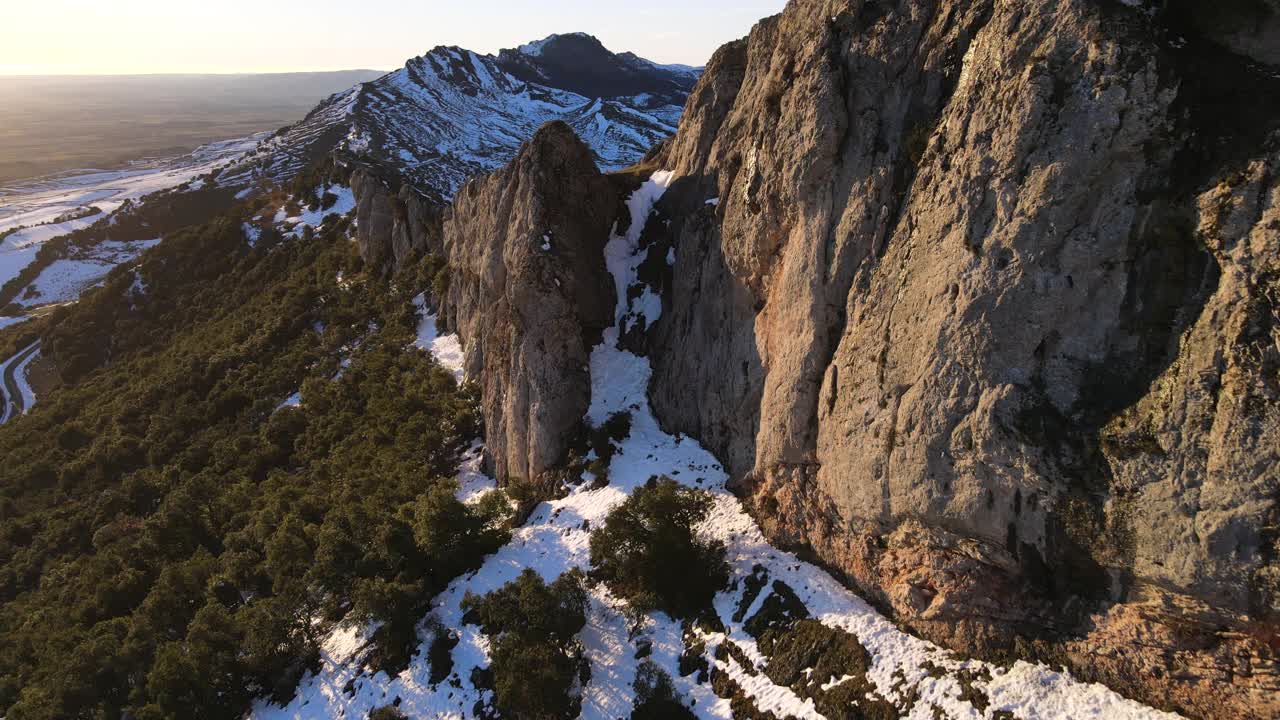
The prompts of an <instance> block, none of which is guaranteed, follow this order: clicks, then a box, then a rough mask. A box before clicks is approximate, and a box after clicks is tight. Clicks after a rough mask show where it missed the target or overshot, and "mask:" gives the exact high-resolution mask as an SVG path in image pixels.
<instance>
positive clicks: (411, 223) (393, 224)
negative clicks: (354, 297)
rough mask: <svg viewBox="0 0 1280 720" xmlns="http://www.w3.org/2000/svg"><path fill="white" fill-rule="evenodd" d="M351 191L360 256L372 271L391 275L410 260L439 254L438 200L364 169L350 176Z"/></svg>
mask: <svg viewBox="0 0 1280 720" xmlns="http://www.w3.org/2000/svg"><path fill="white" fill-rule="evenodd" d="M351 191H352V193H353V194H354V195H355V198H356V242H357V243H358V245H359V248H360V257H362V258H363V259H364V261H365V263H366V264H367V265H369V266H370V267H371V268H373V269H374V271H375V272H377V273H379V274H384V275H386V274H391V273H394V272H395V271H396V270H398V269H400V268H401V267H403V266H404V264H405V263H406V262H407V261H408V260H409V259H410V258H412V257H416V256H420V255H421V254H423V253H427V252H430V253H436V254H439V253H440V252H442V250H443V245H442V243H441V229H440V214H441V206H440V203H439V202H438V201H436V200H434V199H432V198H429V197H427V196H425V195H423V194H421V193H419V192H418V191H416V190H414V189H413V188H412V187H410V186H409V185H399V187H398V188H397V187H395V184H394V183H393V182H391V181H388V180H386V179H384V178H382V177H380V176H378V175H376V174H375V173H373V172H371V171H370V170H369V169H367V168H363V167H362V168H357V169H355V170H354V171H353V172H352V173H351Z"/></svg>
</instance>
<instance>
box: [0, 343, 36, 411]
mask: <svg viewBox="0 0 1280 720" xmlns="http://www.w3.org/2000/svg"><path fill="white" fill-rule="evenodd" d="M39 352H40V343H39V341H37V342H34V343H31V345H29V346H27V347H26V348H25V349H23V350H21V351H19V352H18V353H17V354H16V355H14V356H13V357H11V358H9V359H8V360H5V361H4V363H3V364H0V392H3V394H4V412H3V413H0V424H2V423H5V422H8V421H9V418H11V417H15V416H17V415H21V414H23V413H25V412H26V411H27V410H29V409H30V408H29V407H28V406H27V402H26V397H25V393H24V392H23V386H25V384H26V383H25V380H24V381H23V383H22V384H21V385H20V384H19V382H18V373H19V372H21V371H22V370H23V369H24V368H26V366H27V364H28V363H29V362H30V361H31V360H32V359H33V358H34V357H35V355H36V354H37V353H39Z"/></svg>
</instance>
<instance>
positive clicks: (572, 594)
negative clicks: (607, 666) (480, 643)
mask: <svg viewBox="0 0 1280 720" xmlns="http://www.w3.org/2000/svg"><path fill="white" fill-rule="evenodd" d="M586 605H587V591H586V589H585V588H584V587H583V577H582V574H581V573H580V572H578V571H571V572H568V573H565V574H564V575H561V576H560V577H559V578H557V579H556V580H555V581H554V582H552V583H551V584H550V585H548V584H547V583H545V582H543V580H542V577H541V576H540V575H538V573H537V572H535V571H533V570H531V569H527V568H526V569H525V571H524V572H523V573H521V574H520V576H519V577H518V578H516V579H515V580H513V581H511V582H510V583H508V584H506V585H505V586H503V587H502V588H500V589H498V590H495V591H493V592H491V593H489V594H488V595H485V596H483V597H473V596H468V597H466V598H464V599H463V602H462V607H463V609H464V610H465V611H466V613H467V614H466V616H465V619H466V620H467V622H471V623H475V624H478V625H479V626H480V627H481V629H482V630H484V632H485V634H486V635H488V636H489V637H490V638H491V639H492V643H493V644H492V648H491V650H490V656H491V659H492V663H491V664H490V670H491V673H492V678H493V694H494V704H495V705H496V706H497V709H498V710H499V712H501V713H502V717H504V718H509V719H510V720H552V719H554V718H564V719H565V720H568V719H569V718H574V717H577V716H578V713H579V711H580V710H581V698H580V697H579V696H578V693H577V692H575V688H576V687H579V686H581V685H583V684H585V683H586V682H587V680H588V679H589V672H590V666H589V665H588V664H587V661H586V659H585V658H584V657H583V652H582V645H581V643H579V642H578V639H577V636H578V631H580V630H581V629H582V626H583V625H585V624H586V622H587V616H586Z"/></svg>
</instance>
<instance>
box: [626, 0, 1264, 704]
mask: <svg viewBox="0 0 1280 720" xmlns="http://www.w3.org/2000/svg"><path fill="white" fill-rule="evenodd" d="M1263 4H1266V3H1265V2H1264V3H1263ZM1197 17H1198V16H1197V15H1196V14H1195V13H1192V14H1190V15H1187V14H1185V13H1184V14H1182V15H1179V16H1178V24H1177V27H1176V30H1175V29H1174V27H1173V25H1172V24H1171V22H1172V21H1171V20H1169V18H1168V17H1166V15H1165V14H1162V13H1157V12H1151V11H1148V10H1147V9H1144V8H1142V7H1134V6H1130V5H1126V4H1121V3H1111V2H1098V1H1094V0H1061V1H1050V0H1018V1H1012V0H1010V1H998V2H997V1H994V0H978V1H975V2H958V1H954V2H953V1H949V0H897V1H892V0H881V1H879V2H873V1H870V0H868V1H831V0H794V1H793V2H792V3H790V4H789V5H788V7H787V9H786V10H785V11H784V12H783V13H782V14H781V15H779V16H776V17H773V18H769V19H767V20H764V21H762V22H761V23H759V24H758V25H757V26H756V27H755V28H754V29H753V31H752V33H751V35H750V36H749V37H748V38H747V39H746V40H745V41H740V42H737V43H731V44H729V45H727V46H725V47H724V48H722V49H721V50H720V51H719V52H718V53H717V54H716V56H715V57H714V58H713V59H712V61H711V63H710V64H709V65H708V68H707V70H706V73H705V74H704V76H703V78H702V80H701V81H700V82H699V84H698V86H697V87H696V88H695V90H694V93H693V95H692V96H691V97H690V99H689V102H688V105H687V107H686V111H685V115H684V117H683V119H682V121H681V125H680V130H679V132H678V134H677V135H676V137H675V138H674V139H673V140H672V141H671V142H670V143H668V144H667V145H665V146H664V147H663V148H662V150H661V153H660V154H659V157H658V158H657V159H656V162H657V164H658V165H660V166H662V167H664V168H666V169H669V170H673V171H674V172H675V177H676V178H677V179H676V181H675V183H674V184H673V185H672V187H671V189H670V190H669V191H668V193H667V195H666V196H665V197H664V199H663V201H662V202H661V203H660V205H659V208H658V209H657V210H656V216H655V218H656V219H657V220H659V221H660V222H655V221H654V220H652V219H651V221H650V222H649V224H648V227H647V229H646V232H645V238H644V241H645V242H647V243H648V244H649V248H650V250H649V252H650V254H651V258H652V257H666V256H667V253H668V252H669V251H670V252H672V253H673V256H674V257H675V259H676V260H675V264H674V267H671V268H670V269H667V270H666V271H665V272H663V273H659V277H653V278H650V279H649V280H650V282H651V283H652V284H654V285H655V286H657V288H658V289H659V290H661V292H662V294H663V298H664V312H663V315H662V318H661V319H660V320H659V321H658V323H657V324H656V325H655V326H654V327H653V328H652V329H651V331H650V333H649V336H648V340H647V343H648V346H647V350H648V352H649V353H650V356H651V358H652V361H653V365H654V378H653V383H652V385H651V388H650V394H651V398H652V401H653V404H654V407H655V410H656V412H657V413H658V415H659V417H660V418H661V420H662V421H663V422H664V424H666V425H667V426H668V427H669V429H671V430H674V431H680V432H685V433H689V434H692V435H694V436H696V437H698V438H700V439H701V440H702V441H703V442H704V443H705V444H707V445H708V446H709V447H710V448H711V449H713V450H714V451H715V452H716V453H717V454H718V455H719V456H720V457H721V458H722V460H724V462H725V463H726V465H727V467H728V468H729V470H730V471H731V472H732V473H733V475H734V476H735V477H736V478H737V479H738V480H739V482H740V484H741V487H742V489H743V491H744V493H745V494H746V495H747V496H748V497H749V498H750V501H751V503H752V505H753V507H754V509H755V513H756V515H757V517H758V518H759V519H760V521H761V523H762V525H763V526H764V527H765V528H766V531H767V532H768V533H769V534H770V535H771V536H772V538H773V539H774V540H775V541H777V542H779V543H781V544H784V545H792V546H797V547H806V548H808V549H809V550H811V551H812V552H813V553H815V554H816V555H817V556H818V558H819V559H821V560H822V561H824V562H826V563H827V564H828V565H830V566H832V567H833V568H835V569H837V570H838V571H841V572H843V573H844V574H845V575H846V577H847V578H848V580H849V581H851V582H852V583H854V584H855V585H857V586H858V587H860V588H861V589H862V590H863V591H864V592H865V593H866V594H867V595H868V597H869V598H871V599H872V600H873V601H875V602H877V603H879V604H880V605H881V606H882V607H883V608H885V610H886V611H888V612H890V613H891V614H892V615H893V616H894V617H896V618H897V619H898V620H899V621H900V622H902V623H903V624H904V625H906V626H907V627H909V628H911V629H913V630H915V631H917V632H919V633H922V634H923V635H925V636H927V637H929V638H931V639H933V640H936V641H938V642H941V643H944V644H947V645H950V646H952V647H955V648H957V649H961V650H964V651H966V652H975V653H979V654H984V655H987V656H1008V655H1021V656H1028V655H1031V656H1036V657H1040V658H1042V659H1048V660H1052V661H1055V662H1062V663H1064V664H1067V665H1068V666H1070V667H1071V669H1072V670H1073V672H1076V673H1077V674H1079V675H1081V676H1084V677H1087V678H1095V679H1098V680H1101V681H1104V682H1107V683H1109V684H1111V685H1112V686H1113V687H1116V688H1117V689H1120V690H1121V691H1123V692H1126V693H1128V694H1130V695H1133V696H1135V697H1137V698H1138V699H1141V700H1143V701H1145V702H1147V703H1150V704H1154V705H1157V706H1161V707H1168V708H1171V709H1176V710H1179V711H1181V712H1184V713H1186V714H1188V715H1191V716H1195V717H1221V716H1222V715H1223V714H1224V713H1225V714H1229V715H1232V716H1236V717H1242V718H1270V717H1276V716H1277V715H1278V714H1280V672H1278V670H1277V666H1276V662H1277V657H1278V655H1280V634H1278V631H1277V628H1278V621H1280V566H1278V565H1277V563H1278V562H1280V560H1278V557H1277V554H1278V553H1277V529H1276V528H1277V525H1280V511H1278V509H1277V500H1278V498H1280V469H1278V468H1280V456H1278V452H1280V273H1278V272H1277V268H1278V267H1280V135H1278V134H1277V129H1278V128H1280V82H1278V81H1277V79H1276V78H1275V76H1274V74H1273V73H1272V72H1271V71H1270V69H1269V68H1266V67H1265V66H1263V65H1260V64H1259V62H1258V61H1266V58H1265V57H1262V56H1260V55H1259V53H1258V52H1253V51H1252V50H1250V47H1252V46H1249V45H1248V44H1247V43H1246V42H1245V40H1241V39H1240V38H1241V37H1244V36H1245V35H1248V36H1249V37H1253V35H1252V34H1251V33H1252V30H1248V31H1246V30H1242V29H1240V28H1239V27H1236V26H1233V27H1236V29H1235V30H1231V31H1228V30H1229V29H1230V28H1228V30H1224V27H1226V26H1225V25H1224V24H1223V23H1222V22H1220V21H1215V22H1212V23H1210V22H1207V21H1204V22H1201V21H1199V20H1197ZM1218 20H1221V16H1218ZM1259 32H1268V30H1267V29H1266V28H1263V29H1261V30H1259ZM1263 45H1264V46H1265V47H1264V50H1269V49H1270V48H1271V47H1272V46H1271V45H1270V44H1268V43H1263ZM1262 55H1265V52H1264V53H1262ZM1246 56H1249V57H1246ZM711 199H718V202H717V203H708V202H707V201H708V200H711ZM654 265H655V266H657V265H659V264H657V263H654ZM663 267H665V266H663Z"/></svg>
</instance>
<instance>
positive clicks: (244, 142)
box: [0, 135, 264, 285]
mask: <svg viewBox="0 0 1280 720" xmlns="http://www.w3.org/2000/svg"><path fill="white" fill-rule="evenodd" d="M263 139H264V137H263V136H260V135H258V136H252V137H247V138H242V139H239V140H229V141H226V142H217V143H210V144H208V145H202V146H200V147H198V148H196V149H195V150H193V151H192V152H190V153H188V154H186V155H180V156H177V157H171V158H163V159H155V160H146V161H138V162H136V163H132V164H131V165H130V166H129V167H127V168H125V169H123V170H82V171H76V172H70V173H63V174H60V175H54V176H50V177H43V178H36V179H33V180H28V181H25V182H21V183H13V184H9V185H6V186H0V237H2V239H0V285H3V284H4V283H6V282H8V281H9V280H10V279H11V278H13V277H16V276H17V275H18V274H19V273H21V272H22V270H23V268H25V267H26V266H27V265H29V264H30V263H31V261H32V260H34V259H35V256H36V253H37V252H38V251H39V250H40V247H41V246H42V245H44V244H45V243H47V242H49V241H50V240H54V239H56V238H59V237H62V236H64V235H66V234H68V233H71V232H74V231H76V230H80V229H83V228H86V227H89V226H91V225H93V224H95V223H98V222H101V221H102V220H104V219H109V218H110V217H111V215H112V214H113V213H115V211H116V210H119V209H120V208H121V207H122V206H124V204H125V203H126V201H129V200H140V199H141V198H143V197H146V196H147V195H149V194H151V193H154V192H158V191H161V190H168V189H170V188H174V187H178V186H180V185H182V184H184V183H188V182H192V184H193V186H194V185H197V184H202V183H203V181H202V180H199V179H198V178H199V177H200V176H201V175H206V174H208V173H210V172H212V171H214V170H216V169H218V168H221V167H224V166H226V165H227V164H229V163H231V162H233V161H235V160H236V159H237V158H239V156H240V155H241V154H242V153H244V152H245V151H247V150H250V149H252V148H253V147H255V146H256V145H257V144H258V142H260V141H261V140H263ZM193 181H194V182H193ZM108 254H109V253H104V254H103V257H102V259H105V258H106V257H107V255H108ZM107 269H108V270H109V269H110V268H109V267H108V268H107ZM104 274H105V273H104Z"/></svg>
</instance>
